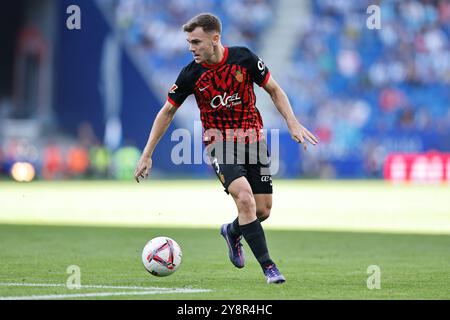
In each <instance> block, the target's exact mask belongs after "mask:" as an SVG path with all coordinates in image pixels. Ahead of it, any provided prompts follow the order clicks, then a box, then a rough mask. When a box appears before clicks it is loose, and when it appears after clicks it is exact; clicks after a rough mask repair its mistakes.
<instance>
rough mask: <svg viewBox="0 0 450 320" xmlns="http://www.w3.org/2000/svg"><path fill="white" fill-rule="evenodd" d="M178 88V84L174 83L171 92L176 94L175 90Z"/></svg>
mask: <svg viewBox="0 0 450 320" xmlns="http://www.w3.org/2000/svg"><path fill="white" fill-rule="evenodd" d="M177 89H178V86H177V85H176V84H174V85H173V86H172V87H171V88H170V90H169V93H171V94H174V93H175V91H176V90H177Z"/></svg>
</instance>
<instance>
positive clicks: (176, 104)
mask: <svg viewBox="0 0 450 320" xmlns="http://www.w3.org/2000/svg"><path fill="white" fill-rule="evenodd" d="M167 101H169V102H170V103H171V104H172V105H173V106H174V107H175V108H179V107H180V104H179V103H176V102H175V101H173V100H172V99H170V97H167Z"/></svg>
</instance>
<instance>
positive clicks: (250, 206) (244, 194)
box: [236, 190, 256, 214]
mask: <svg viewBox="0 0 450 320" xmlns="http://www.w3.org/2000/svg"><path fill="white" fill-rule="evenodd" d="M236 202H237V204H238V206H239V208H240V209H241V211H244V212H245V213H248V214H251V213H252V212H255V206H256V205H255V198H254V197H253V194H252V193H251V192H249V191H247V190H244V191H240V192H239V193H238V194H237V197H236ZM253 214H254V213H253Z"/></svg>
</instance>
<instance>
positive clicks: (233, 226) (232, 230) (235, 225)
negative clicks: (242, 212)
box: [228, 218, 242, 238]
mask: <svg viewBox="0 0 450 320" xmlns="http://www.w3.org/2000/svg"><path fill="white" fill-rule="evenodd" d="M228 233H229V234H230V236H232V237H233V238H237V237H239V236H241V235H242V232H241V228H240V227H239V219H238V218H236V220H234V221H233V222H232V223H230V225H229V226H228Z"/></svg>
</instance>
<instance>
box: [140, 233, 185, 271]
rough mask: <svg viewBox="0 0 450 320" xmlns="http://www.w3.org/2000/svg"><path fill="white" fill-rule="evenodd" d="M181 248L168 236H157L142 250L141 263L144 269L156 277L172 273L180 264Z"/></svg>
mask: <svg viewBox="0 0 450 320" xmlns="http://www.w3.org/2000/svg"><path fill="white" fill-rule="evenodd" d="M181 257H182V253H181V248H180V246H179V245H178V243H177V242H176V241H175V240H173V239H171V238H168V237H157V238H154V239H152V240H150V241H149V242H147V244H146V245H145V247H144V250H142V263H143V264H144V267H145V269H146V270H147V271H148V272H149V273H150V274H152V275H154V276H157V277H166V276H169V275H171V274H173V273H174V272H175V271H176V270H177V269H178V268H179V267H180V264H181Z"/></svg>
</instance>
